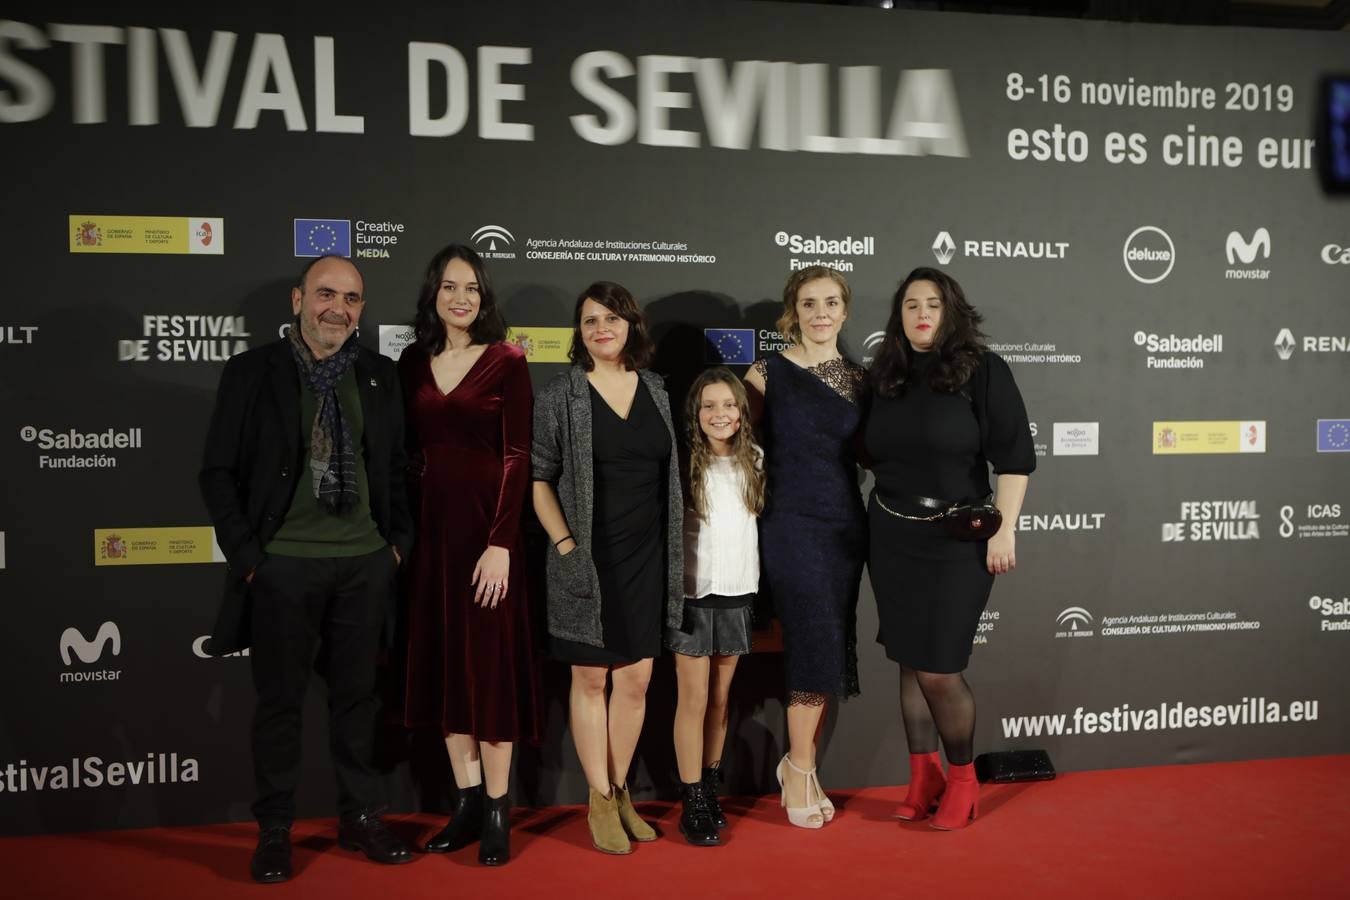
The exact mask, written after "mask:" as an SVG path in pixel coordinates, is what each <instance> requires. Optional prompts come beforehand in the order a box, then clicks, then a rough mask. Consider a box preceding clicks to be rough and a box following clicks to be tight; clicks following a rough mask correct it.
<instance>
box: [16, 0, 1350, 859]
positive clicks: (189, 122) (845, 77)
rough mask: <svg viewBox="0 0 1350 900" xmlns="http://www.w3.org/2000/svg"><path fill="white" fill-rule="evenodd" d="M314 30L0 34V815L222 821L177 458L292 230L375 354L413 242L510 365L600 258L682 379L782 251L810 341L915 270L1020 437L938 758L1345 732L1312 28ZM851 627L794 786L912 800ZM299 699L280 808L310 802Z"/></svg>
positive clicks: (559, 708)
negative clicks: (336, 272) (811, 311)
mask: <svg viewBox="0 0 1350 900" xmlns="http://www.w3.org/2000/svg"><path fill="white" fill-rule="evenodd" d="M346 9H347V8H346V7H343V6H341V5H338V6H334V5H331V4H320V3H306V4H294V5H292V4H287V5H285V6H283V7H278V8H275V9H273V10H272V11H270V12H268V13H266V14H263V13H258V14H254V13H249V12H246V11H244V10H234V9H228V8H226V7H210V6H192V5H186V6H184V5H180V6H178V7H174V8H169V7H164V6H161V5H157V4H146V5H143V6H141V7H139V8H138V5H137V4H130V5H122V6H121V7H120V8H118V9H117V10H112V9H111V8H109V7H106V6H103V5H90V6H87V7H84V8H71V7H65V8H60V5H57V6H53V5H50V4H34V5H30V6H29V7H28V8H26V9H23V8H20V9H17V10H15V9H11V10H10V11H9V12H8V13H7V15H8V16H9V19H8V20H6V21H0V152H3V159H4V174H5V184H6V190H5V196H6V202H5V204H4V215H3V216H0V247H3V248H4V258H5V265H4V272H5V274H6V275H7V276H9V277H10V280H9V282H8V283H7V284H6V285H5V291H4V293H5V296H4V299H3V301H2V304H3V306H2V308H3V316H0V367H2V369H0V373H2V375H0V392H2V394H0V396H3V413H2V414H0V460H3V470H4V472H5V476H4V490H3V500H2V501H0V502H2V503H3V507H0V591H2V592H3V611H4V612H3V615H4V628H3V630H2V631H0V642H2V644H0V646H2V647H3V652H0V658H2V659H3V660H4V662H3V666H4V675H5V683H6V685H7V688H6V697H5V700H4V703H3V704H2V705H0V710H2V711H0V811H3V815H0V822H2V823H3V824H2V825H0V831H4V832H9V833H17V832H41V831H63V830H75V829H100V828H110V827H119V826H145V825H153V824H171V823H191V822H212V821H221V820H227V819H240V818H246V817H247V815H248V802H249V800H250V793H251V774H250V765H249V758H248V749H247V748H248V745H247V733H248V722H249V717H250V714H251V709H252V689H251V684H250V678H249V672H248V668H249V667H248V661H247V659H244V658H241V657H235V658H228V657H227V658H221V659H212V658H206V657H205V655H204V654H203V652H202V636H203V635H204V634H205V633H206V631H207V629H208V627H209V624H210V622H211V621H212V616H213V614H214V610H215V606H216V602H217V598H218V597H219V593H220V591H219V587H220V583H221V575H222V571H223V567H222V566H221V565H220V561H219V554H218V551H216V550H214V549H213V541H212V534H211V530H210V528H209V523H208V521H207V518H206V514H205V510H204V509H203V506H202V503H201V501H200V499H199V497H198V493H197V488H196V480H195V475H196V469H197V464H198V460H199V458H200V452H201V442H202V437H203V433H204V431H205V426H206V421H207V417H208V414H209V411H210V408H211V403H212V398H213V393H214V388H215V384H216V381H217V379H218V377H219V375H220V371H221V366H222V363H223V361H224V360H225V359H227V358H228V357H229V356H230V355H231V354H234V353H238V352H240V351H242V350H244V349H247V348H249V347H257V346H260V345H262V344H264V343H266V342H268V341H272V340H275V339H276V338H277V337H278V335H279V333H280V330H281V329H282V328H283V327H284V326H285V324H286V322H287V320H288V318H289V302H288V288H289V284H290V281H291V280H292V279H293V277H294V273H295V272H296V271H297V270H298V268H299V266H300V265H301V264H302V262H303V260H302V259H301V258H302V257H306V256H311V255H315V254H318V253H321V252H337V253H341V254H344V255H350V256H351V257H352V258H353V259H354V261H355V262H356V263H357V264H358V265H359V266H360V267H361V269H362V271H363V272H364V274H365V277H366V286H367V294H368V298H369V303H368V309H367V312H366V316H365V320H364V323H363V327H362V339H363V340H364V341H366V342H367V343H369V344H370V345H371V346H372V347H375V346H377V345H378V347H379V348H380V349H381V350H383V351H385V352H388V353H391V354H394V355H396V354H397V352H398V348H399V347H401V346H402V345H403V343H405V342H406V341H407V337H408V332H407V328H406V323H407V322H408V321H409V320H410V318H411V315H412V311H413V305H414V300H415V296H416V292H417V285H418V282H419V278H420V272H421V269H422V267H423V266H424V265H425V263H426V260H427V259H429V258H430V256H431V255H432V253H433V252H434V251H435V250H436V249H437V248H439V247H440V246H441V245H443V244H445V243H447V242H449V241H451V240H457V241H465V242H471V243H473V244H475V245H476V246H477V247H478V248H479V249H480V250H481V251H482V252H483V254H484V256H485V257H487V259H488V265H489V266H490V270H491V274H492V275H493V277H494V279H495V281H496V285H497V287H498V288H499V291H500V295H501V297H502V298H503V303H504V308H505V313H506V317H507V319H508V321H509V323H510V324H511V326H512V327H513V329H514V332H513V339H515V340H517V341H518V342H520V343H521V344H522V345H524V346H526V347H527V348H528V351H529V354H530V357H531V360H532V362H533V363H534V365H533V366H532V374H533V377H534V378H535V380H536V384H542V383H543V382H544V381H545V380H546V379H548V378H549V377H551V376H552V375H554V374H555V373H556V372H558V371H560V370H561V366H560V365H559V363H560V361H561V360H562V359H563V356H562V354H563V351H564V348H565V344H566V339H567V333H566V331H565V326H566V324H567V320H568V316H569V314H570V310H571V304H572V301H573V298H574V297H575V294H576V292H577V291H578V290H580V289H581V287H583V286H584V285H585V284H587V283H589V282H590V281H592V280H594V279H597V278H605V279H611V280H616V281H619V282H622V283H624V284H626V285H628V286H629V287H630V288H631V289H632V290H633V291H634V293H635V294H636V295H637V296H639V297H640V298H641V300H642V302H643V304H644V306H645V308H646V311H647V314H648V315H649V316H650V318H651V320H652V322H653V323H654V331H655V334H656V336H657V338H658V340H659V342H660V358H659V363H658V366H659V368H661V369H662V370H663V371H664V372H665V373H667V374H669V375H670V376H671V380H672V383H673V384H675V385H677V386H678V385H680V384H682V383H687V381H688V379H689V378H690V377H691V376H692V373H693V372H694V371H696V370H697V369H698V368H699V367H700V366H702V365H704V364H705V363H706V362H708V361H710V360H715V359H716V358H717V357H718V356H719V355H720V356H721V357H722V358H723V359H724V360H725V361H726V362H727V363H729V364H732V365H736V366H743V365H745V364H746V363H748V362H750V361H751V360H752V359H753V357H754V356H756V355H763V354H766V353H772V352H774V351H775V350H777V349H779V348H781V346H782V345H781V341H780V339H779V337H778V335H777V334H776V333H775V332H774V331H773V330H772V328H773V326H772V323H773V320H774V318H775V316H776V311H777V304H778V301H777V298H778V296H779V292H780V290H781V285H782V283H783V281H784V280H785V278H786V276H787V275H788V273H789V272H790V271H791V270H792V269H793V268H797V267H801V266H803V265H807V264H809V263H812V262H816V261H824V262H827V263H829V264H831V265H833V266H835V267H836V268H838V269H840V270H842V271H844V272H845V273H847V275H848V277H849V279H850V281H851V283H852V286H853V291H854V297H855V302H854V305H853V307H852V310H851V313H850V316H849V320H848V323H847V326H846V328H845V332H844V334H845V339H844V343H845V345H846V348H847V351H848V353H849V354H850V355H852V356H853V357H854V358H856V359H858V360H866V359H867V358H868V357H869V355H870V350H869V347H870V346H872V345H873V343H874V342H875V341H876V339H877V337H878V332H879V331H880V330H881V329H882V327H883V326H884V323H885V319H886V316H887V311H888V304H889V300H890V296H891V294H892V292H893V290H894V288H895V286H896V284H897V282H898V281H899V279H900V278H901V277H902V276H903V275H904V273H905V272H907V271H908V270H909V269H910V268H912V267H914V266H917V265H933V264H939V265H941V266H943V267H945V268H946V269H947V270H948V271H950V272H951V273H952V274H953V275H955V276H956V277H957V278H958V279H959V280H960V281H961V282H962V284H963V285H964V286H965V288H966V290H967V292H968V294H969V296H970V297H971V298H972V300H973V302H974V303H975V304H976V305H977V306H978V307H979V308H980V309H981V310H982V311H983V312H984V313H985V314H986V316H987V326H988V331H989V332H990V334H991V336H992V339H993V341H994V347H995V349H997V350H998V351H999V352H1000V353H1002V354H1003V356H1004V357H1005V358H1006V359H1007V360H1008V361H1009V362H1010V363H1011V365H1012V368H1013V371H1014V373H1015V374H1016V376H1017V379H1018V381H1019V383H1020V385H1021V388H1022V391H1023V393H1024V395H1025V397H1026V401H1027V406H1028V409H1029V410H1030V413H1031V418H1032V420H1033V422H1034V424H1033V426H1032V427H1033V429H1034V433H1035V437H1036V445H1037V452H1038V455H1039V456H1040V457H1041V458H1040V460H1039V469H1038V471H1037V473H1036V474H1035V475H1034V476H1033V478H1032V480H1031V486H1030V492H1029V494H1028V497H1027V502H1026V507H1025V512H1024V515H1023V516H1022V517H1021V521H1020V522H1019V527H1020V533H1019V536H1018V550H1019V566H1018V569H1017V572H1016V573H1015V574H1012V575H1009V576H1007V577H1006V578H1001V579H1000V580H999V582H998V584H997V586H996V587H995V589H994V594H993V599H992V602H991V604H990V607H989V610H988V612H987V614H986V616H985V619H984V622H983V624H982V626H981V630H980V633H979V636H978V638H977V641H976V643H977V646H976V647H975V653H974V658H973V661H972V665H971V668H970V672H969V677H970V680H971V682H972V684H973V686H974V688H975V691H976V693H977V696H978V698H979V703H980V720H979V731H978V748H979V749H980V750H982V751H984V750H995V749H1007V748H1019V747H1044V748H1047V749H1048V750H1049V751H1050V753H1051V755H1052V757H1053V759H1054V760H1055V761H1056V763H1057V764H1058V765H1059V767H1060V768H1061V769H1064V770H1076V769H1091V768H1102V767H1117V766H1143V765H1157V764H1165V763H1177V762H1192V761H1204V760H1229V759H1242V758H1250V757H1270V756H1295V755H1301V754H1315V753H1335V752H1344V751H1345V750H1346V749H1347V745H1348V743H1350V742H1348V741H1347V737H1350V733H1348V731H1347V724H1346V723H1347V715H1350V699H1347V696H1346V693H1345V691H1344V690H1343V689H1342V685H1343V683H1344V680H1345V675H1346V662H1345V659H1346V647H1347V641H1350V600H1347V594H1350V572H1347V567H1346V565H1345V557H1346V552H1347V550H1348V549H1350V493H1347V490H1346V488H1347V477H1346V476H1347V474H1348V473H1350V468H1347V467H1350V453H1347V451H1350V399H1348V398H1347V396H1346V391H1345V380H1346V374H1347V362H1348V361H1350V355H1348V354H1347V343H1348V339H1350V215H1348V214H1347V213H1348V212H1350V210H1348V209H1347V206H1346V205H1345V203H1344V202H1341V203H1337V202H1334V201H1332V200H1330V199H1328V198H1326V197H1324V196H1323V195H1322V194H1321V193H1320V191H1319V187H1318V184H1317V179H1316V175H1315V172H1316V160H1317V154H1318V152H1319V148H1318V147H1317V146H1316V145H1315V144H1314V141H1313V121H1314V114H1315V109H1314V107H1315V96H1316V91H1317V87H1318V83H1319V78H1320V77H1321V76H1322V75H1324V74H1327V73H1328V72H1332V71H1334V70H1335V69H1336V68H1337V67H1343V66H1344V65H1345V63H1346V60H1347V59H1350V52H1348V51H1350V36H1347V35H1346V34H1326V33H1293V32H1270V31H1259V30H1239V29H1229V30H1217V29H1205V28H1180V27H1158V26H1136V25H1121V24H1104V23H1097V22H1078V21H1065V20H1047V19H1021V18H996V17H984V16H965V15H953V14H927V13H898V12H893V13H892V12H883V11H876V10H852V9H827V8H819V7H815V8H813V7H807V6H800V5H782V6H776V5H773V4H768V3H746V4H723V3H669V4H663V5H660V6H659V7H655V8H642V9H641V10H639V9H635V8H634V6H633V5H631V4H627V3H613V4H604V3H597V2H586V3H568V4H541V5H540V6H539V7H538V8H531V7H528V6H521V5H517V4H506V3H487V2H484V3H457V4H433V3H425V4H418V5H414V4H402V3H395V4H384V5H382V6H380V7H378V8H376V7H370V8H368V9H366V10H365V11H364V12H359V13H358V12H352V13H349V12H347V11H346ZM861 485H862V487H863V488H864V489H866V488H867V487H868V485H867V482H866V479H862V480H861ZM858 618H859V637H860V653H861V657H862V659H861V677H862V686H863V694H862V696H861V697H860V698H856V699H854V700H852V701H850V702H848V703H846V704H843V705H841V706H839V707H838V708H837V709H833V710H832V711H831V713H830V716H829V719H828V726H827V730H826V738H825V744H824V751H823V755H822V760H821V763H822V774H823V777H824V781H825V783H826V784H827V785H829V786H831V787H856V786H861V785H868V784H885V783H897V782H901V781H903V780H904V779H905V777H906V769H905V749H904V740H903V732H902V728H901V725H900V721H899V715H898V708H897V676H896V671H895V668H894V666H893V665H892V664H890V663H889V662H887V661H886V660H885V658H884V656H883V654H882V652H881V649H880V648H879V647H878V646H877V645H876V644H874V643H873V640H872V639H873V637H874V636H875V629H876V614H875V608H874V604H873V600H872V596H871V592H870V588H869V587H867V586H866V585H864V587H863V590H862V592H861V599H860V603H859V617H858ZM764 644H765V646H769V647H771V646H772V638H771V637H769V638H766V639H765V641H764ZM780 668H781V656H780V655H779V654H777V653H775V652H772V651H771V650H770V651H768V652H763V653H758V654H755V655H754V656H752V657H750V658H749V659H748V660H747V661H746V662H745V664H744V666H743V669H742V674H741V676H740V679H739V682H738V683H737V685H736V686H735V689H734V704H733V712H732V730H731V734H730V737H729V739H728V749H727V754H726V767H727V769H728V770H729V772H730V776H731V787H732V789H733V790H737V791H746V792H749V791H767V790H769V789H770V788H771V786H772V777H771V774H770V773H771V767H772V765H773V762H774V761H775V759H776V758H777V756H778V755H779V754H780V753H781V752H782V751H783V747H784V725H783V716H782V701H781V699H780V698H781V674H780ZM396 670H397V666H396V665H394V666H391V667H390V673H391V675H390V677H389V678H388V681H389V685H388V694H389V696H390V698H391V702H393V701H394V700H395V699H396V697H397V692H398V684H397V678H396V677H393V673H394V672H396ZM546 675H547V685H548V687H547V690H548V693H549V698H550V700H549V705H548V736H547V739H546V741H545V744H544V745H543V746H542V747H540V748H526V749H523V750H522V751H521V753H520V755H519V759H518V766H517V769H518V771H517V775H516V796H517V799H518V801H520V802H526V803H534V804H550V803H559V802H576V801H578V800H580V799H581V798H582V797H583V796H584V781H583V779H582V777H581V775H580V772H579V768H578V766H577V763H576V759H575V755H574V753H573V751H572V748H571V740H570V737H569V736H568V734H567V731H566V702H565V700H566V693H565V692H566V673H565V670H563V669H562V668H561V667H553V666H551V665H550V666H549V667H547V668H546ZM320 691H321V689H320V688H319V687H317V686H316V690H315V696H314V697H313V698H312V703H311V705H310V707H309V708H308V712H307V719H306V758H307V760H308V761H309V762H308V764H307V768H306V777H305V782H304V786H303V789H302V796H301V798H300V799H301V813H302V814H305V815H326V814H330V813H331V810H332V791H333V789H332V787H331V776H330V769H329V768H328V764H327V762H326V742H325V740H324V714H323V704H322V695H321V693H320ZM673 704H674V679H673V676H672V675H671V673H670V664H669V662H668V661H663V662H661V663H660V664H659V665H658V667H657V675H656V678H655V680H654V682H653V685H652V689H651V703H650V707H649V712H648V722H647V728H646V731H645V734H644V736H643V742H642V746H641V747H640V749H639V754H638V763H637V770H636V772H635V773H634V776H633V782H634V784H635V785H636V786H637V787H638V789H639V790H640V791H641V793H642V794H643V795H644V796H653V795H657V794H662V793H668V792H669V791H670V788H671V787H672V785H673V783H674V778H673V775H672V771H673V754H672V751H671V750H670V748H669V743H670V738H669V734H670V731H669V729H670V723H671V715H672V709H673ZM381 754H382V758H383V760H384V762H385V764H386V765H388V766H389V769H390V777H389V782H390V788H391V793H392V796H393V798H394V804H395V808H397V809H404V810H407V809H417V808H437V807H438V806H440V805H441V804H443V803H444V802H445V799H446V796H447V783H448V772H447V768H446V765H445V760H444V756H443V753H442V751H440V750H439V749H438V736H437V735H435V734H411V735H410V734H406V733H405V732H403V731H402V730H401V729H399V728H398V727H396V726H395V725H393V724H392V723H391V724H390V725H389V727H388V728H387V729H386V730H385V733H384V734H383V735H382V741H381Z"/></svg>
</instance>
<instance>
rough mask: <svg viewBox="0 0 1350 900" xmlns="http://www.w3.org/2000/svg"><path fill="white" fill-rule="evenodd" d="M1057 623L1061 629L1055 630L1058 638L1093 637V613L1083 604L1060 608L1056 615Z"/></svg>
mask: <svg viewBox="0 0 1350 900" xmlns="http://www.w3.org/2000/svg"><path fill="white" fill-rule="evenodd" d="M1055 624H1056V625H1058V626H1059V630H1057V631H1056V632H1055V637H1057V638H1080V637H1092V635H1093V631H1092V628H1091V625H1092V613H1090V612H1088V611H1087V610H1086V609H1084V608H1083V607H1081V606H1070V607H1066V608H1065V609H1062V610H1060V613H1059V615H1057V616H1055Z"/></svg>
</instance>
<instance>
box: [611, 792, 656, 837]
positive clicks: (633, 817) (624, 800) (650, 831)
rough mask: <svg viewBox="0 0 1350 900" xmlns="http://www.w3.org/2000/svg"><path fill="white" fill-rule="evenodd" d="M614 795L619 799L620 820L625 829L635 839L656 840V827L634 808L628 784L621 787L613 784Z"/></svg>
mask: <svg viewBox="0 0 1350 900" xmlns="http://www.w3.org/2000/svg"><path fill="white" fill-rule="evenodd" d="M613 790H614V797H615V798H616V799H617V800H618V806H619V821H621V822H623V828H624V831H627V832H628V836H629V837H630V838H632V839H633V840H635V841H654V840H656V829H655V828H653V827H652V826H650V825H648V824H647V823H646V822H644V821H642V817H641V816H639V815H638V813H637V810H636V809H633V800H632V798H631V797H629V796H628V785H626V784H625V785H624V786H623V787H619V786H618V785H617V784H616V785H613Z"/></svg>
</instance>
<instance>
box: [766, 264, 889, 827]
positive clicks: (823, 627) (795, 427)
mask: <svg viewBox="0 0 1350 900" xmlns="http://www.w3.org/2000/svg"><path fill="white" fill-rule="evenodd" d="M848 303H849V290H848V283H847V282H846V281H845V280H844V276H843V275H841V274H840V273H839V272H837V271H835V270H834V269H831V268H829V267H827V266H810V267H808V268H805V269H802V270H800V271H798V272H794V273H793V274H792V277H790V278H789V279H788V282H787V285H786V287H785V288H784V289H783V315H782V317H781V318H780V319H779V321H778V330H779V332H780V333H782V335H783V336H784V337H785V338H788V339H789V340H791V341H792V343H793V346H792V347H791V348H789V349H788V350H786V351H784V352H783V353H781V354H777V355H775V356H771V357H768V358H765V359H761V360H758V361H757V362H756V363H755V365H754V366H752V367H751V369H750V371H749V372H747V373H746V382H747V383H748V384H749V386H750V388H751V395H752V397H756V398H757V399H758V403H757V404H756V405H758V406H759V407H760V409H761V417H762V425H761V429H762V431H761V433H763V434H764V436H765V468H766V471H767V474H768V495H769V496H768V502H767V504H766V506H765V508H764V513H763V515H762V516H761V518H760V557H761V560H762V573H763V583H764V584H765V585H767V588H768V590H769V594H770V596H771V598H772V600H773V605H774V611H775V613H776V614H777V616H778V619H779V621H780V622H781V623H782V625H783V640H784V650H785V655H786V660H785V664H786V669H787V689H788V709H787V720H788V745H789V751H788V754H787V755H786V756H784V757H783V759H782V761H781V762H780V763H779V764H778V780H779V783H780V784H781V785H782V787H783V798H782V803H783V806H785V807H786V808H787V811H788V819H789V820H790V821H791V822H792V824H794V825H799V826H801V827H804V828H819V827H821V826H822V825H823V824H824V823H825V822H827V821H829V820H830V819H831V818H832V817H833V815H834V805H833V804H832V803H830V800H829V798H828V797H826V796H825V793H824V791H823V790H821V787H820V781H819V779H818V778H817V777H816V773H815V772H816V732H817V730H818V729H819V726H820V719H821V715H822V714H823V712H824V710H825V703H826V701H827V700H828V699H829V698H830V697H847V696H850V695H853V694H856V693H858V661H857V652H856V649H857V648H856V639H855V635H854V616H855V610H856V607H857V604H858V582H859V581H860V579H861V578H862V568H863V558H864V555H865V553H866V548H867V514H866V511H865V510H864V508H863V504H862V495H861V493H860V492H859V489H858V478H857V464H856V461H855V455H854V447H855V442H856V437H857V434H858V430H859V428H860V427H861V425H862V422H863V416H864V412H865V410H864V409H863V405H862V401H863V398H864V383H865V371H864V370H863V369H862V368H861V367H860V366H857V365H855V364H854V363H852V362H850V361H849V360H847V359H844V357H843V356H842V355H841V354H840V352H839V331H840V329H841V328H842V327H843V324H844V320H845V319H847V318H848Z"/></svg>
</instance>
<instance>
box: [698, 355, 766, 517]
mask: <svg viewBox="0 0 1350 900" xmlns="http://www.w3.org/2000/svg"><path fill="white" fill-rule="evenodd" d="M711 384H725V385H726V386H727V387H729V388H731V396H733V397H734V398H736V408H737V409H739V410H740V412H741V427H740V428H738V429H737V430H736V434H735V435H734V436H733V437H732V439H731V460H732V465H733V466H734V467H735V468H736V469H737V470H739V471H740V473H741V476H742V478H741V483H742V484H743V485H744V488H743V490H744V493H743V494H742V495H741V497H742V499H743V500H744V501H745V508H746V509H748V510H749V511H750V512H751V513H753V514H754V515H759V514H760V513H761V512H762V511H763V510H764V468H763V466H762V465H760V461H759V455H760V454H759V449H758V448H757V447H755V434H754V427H753V426H752V425H751V424H750V398H749V397H747V396H746V393H745V385H743V384H741V380H740V379H739V378H737V377H736V376H735V375H734V374H732V371H731V370H730V369H728V368H726V367H725V366H714V367H713V368H711V369H705V370H704V371H703V372H702V373H700V374H699V376H698V378H695V379H694V383H693V384H692V385H691V386H690V387H689V395H688V397H686V398H685V403H684V413H685V416H684V419H685V423H686V424H687V426H688V428H689V508H690V509H691V510H693V512H694V514H695V515H697V516H698V517H699V518H700V519H705V520H706V518H707V515H708V501H707V490H706V485H705V481H704V474H705V473H706V472H707V471H708V466H710V465H711V464H712V461H713V452H712V446H711V445H710V444H709V442H708V436H707V435H706V434H704V433H703V426H702V425H701V424H699V415H698V413H699V407H700V406H701V405H702V403H703V389H704V388H706V387H707V386H708V385H711Z"/></svg>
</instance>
